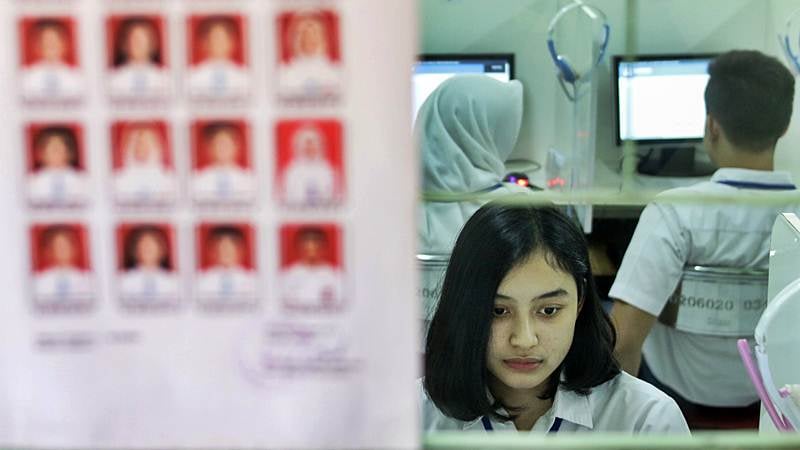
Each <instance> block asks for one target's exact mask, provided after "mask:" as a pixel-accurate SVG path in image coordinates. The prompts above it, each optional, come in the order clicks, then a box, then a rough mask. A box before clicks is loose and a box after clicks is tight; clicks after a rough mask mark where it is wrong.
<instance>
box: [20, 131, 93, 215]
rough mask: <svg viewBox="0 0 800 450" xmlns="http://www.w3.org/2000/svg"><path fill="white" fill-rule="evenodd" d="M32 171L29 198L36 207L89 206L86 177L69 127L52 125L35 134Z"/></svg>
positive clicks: (29, 180) (29, 182)
mask: <svg viewBox="0 0 800 450" xmlns="http://www.w3.org/2000/svg"><path fill="white" fill-rule="evenodd" d="M32 145H33V155H32V156H33V172H32V173H31V174H30V175H29V176H28V198H29V199H30V202H31V203H32V204H33V205H35V206H68V205H69V206H74V205H81V204H84V203H86V201H87V198H88V195H89V192H88V189H89V188H88V180H87V176H86V174H85V173H83V171H82V170H81V169H80V164H79V158H80V154H79V152H78V140H77V138H76V137H75V132H74V130H72V129H71V128H69V127H62V126H51V127H45V128H42V129H40V130H37V131H36V132H35V133H34V135H33V143H32Z"/></svg>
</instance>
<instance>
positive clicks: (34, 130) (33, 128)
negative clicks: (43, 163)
mask: <svg viewBox="0 0 800 450" xmlns="http://www.w3.org/2000/svg"><path fill="white" fill-rule="evenodd" d="M51 127H58V128H69V129H70V130H72V133H73V134H74V135H75V142H76V143H77V144H78V145H77V148H78V170H80V171H85V170H86V158H85V155H84V154H85V152H84V150H83V127H82V126H81V125H80V124H78V123H41V122H37V123H30V124H28V125H27V126H26V127H25V142H26V149H27V151H26V152H25V153H26V155H27V158H26V160H27V164H26V166H27V170H28V173H32V172H34V169H35V166H36V154H35V153H36V149H35V148H34V143H35V142H36V136H37V135H38V134H39V132H40V131H42V130H43V129H45V128H51Z"/></svg>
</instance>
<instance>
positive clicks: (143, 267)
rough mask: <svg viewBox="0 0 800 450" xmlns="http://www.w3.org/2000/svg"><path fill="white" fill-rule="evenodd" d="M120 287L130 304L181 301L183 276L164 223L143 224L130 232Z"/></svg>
mask: <svg viewBox="0 0 800 450" xmlns="http://www.w3.org/2000/svg"><path fill="white" fill-rule="evenodd" d="M119 289H120V296H121V300H122V302H123V304H126V305H127V306H170V305H174V304H175V303H176V302H177V301H178V299H179V290H180V288H179V278H178V276H177V274H176V273H175V266H174V264H173V257H172V251H171V248H170V245H169V240H168V239H167V235H166V233H165V232H164V230H163V228H162V227H159V226H155V225H140V226H136V227H135V228H132V229H131V230H130V232H128V233H127V235H126V236H125V238H124V242H123V260H122V273H121V274H120V275H119Z"/></svg>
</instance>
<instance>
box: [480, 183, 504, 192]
mask: <svg viewBox="0 0 800 450" xmlns="http://www.w3.org/2000/svg"><path fill="white" fill-rule="evenodd" d="M501 187H503V183H497V184H495V185H494V186H489V187H488V188H486V189H481V190H479V191H476V192H475V193H476V194H480V193H482V192H492V191H494V190H495V189H500V188H501Z"/></svg>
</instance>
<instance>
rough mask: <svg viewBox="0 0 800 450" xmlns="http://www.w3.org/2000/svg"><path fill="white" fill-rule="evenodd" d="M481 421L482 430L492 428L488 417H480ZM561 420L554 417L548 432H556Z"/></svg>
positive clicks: (491, 429)
mask: <svg viewBox="0 0 800 450" xmlns="http://www.w3.org/2000/svg"><path fill="white" fill-rule="evenodd" d="M481 422H482V423H483V429H484V430H486V431H493V430H494V428H492V422H491V421H490V420H489V418H488V417H486V416H483V417H481ZM561 422H563V420H561V417H556V420H555V421H553V426H552V427H550V430H549V431H548V433H558V430H559V429H560V428H561Z"/></svg>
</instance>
